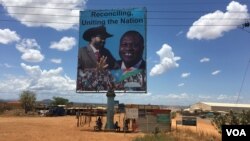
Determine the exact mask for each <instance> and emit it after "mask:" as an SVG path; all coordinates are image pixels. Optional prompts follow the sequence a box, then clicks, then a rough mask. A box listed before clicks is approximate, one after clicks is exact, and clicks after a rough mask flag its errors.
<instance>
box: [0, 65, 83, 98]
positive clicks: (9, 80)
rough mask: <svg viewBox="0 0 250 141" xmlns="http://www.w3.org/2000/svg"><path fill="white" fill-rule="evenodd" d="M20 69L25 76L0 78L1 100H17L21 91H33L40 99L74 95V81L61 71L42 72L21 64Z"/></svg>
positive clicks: (57, 69)
mask: <svg viewBox="0 0 250 141" xmlns="http://www.w3.org/2000/svg"><path fill="white" fill-rule="evenodd" d="M21 68H22V69H23V70H24V71H25V72H26V74H27V75H25V76H13V75H5V79H1V78H0V94H1V98H6V97H8V98H9V97H11V96H10V95H12V99H13V98H18V95H13V94H18V93H20V92H21V91H23V90H31V91H34V92H35V93H36V94H37V95H38V96H39V97H40V98H43V99H44V98H52V97H53V96H65V95H70V96H71V95H74V94H75V86H76V84H75V83H76V81H75V80H72V79H71V78H69V77H68V76H67V75H63V74H62V72H63V69H62V68H61V67H58V68H56V69H50V70H42V69H41V68H40V66H29V65H26V64H25V63H21ZM86 102H87V101H86Z"/></svg>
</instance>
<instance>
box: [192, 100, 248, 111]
mask: <svg viewBox="0 0 250 141" xmlns="http://www.w3.org/2000/svg"><path fill="white" fill-rule="evenodd" d="M198 110H201V111H211V112H220V111H223V112H228V111H230V110H232V111H235V112H237V111H238V112H241V111H242V110H250V104H235V103H214V102H198V103H195V104H193V105H191V107H190V111H198Z"/></svg>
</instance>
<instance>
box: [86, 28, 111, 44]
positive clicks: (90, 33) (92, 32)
mask: <svg viewBox="0 0 250 141" xmlns="http://www.w3.org/2000/svg"><path fill="white" fill-rule="evenodd" d="M95 36H101V37H103V38H105V39H106V38H109V37H112V36H113V35H112V34H109V33H108V32H107V31H106V27H104V26H98V27H93V28H89V29H87V30H86V31H85V32H84V33H83V36H82V37H83V39H84V40H86V41H90V40H91V38H92V37H95Z"/></svg>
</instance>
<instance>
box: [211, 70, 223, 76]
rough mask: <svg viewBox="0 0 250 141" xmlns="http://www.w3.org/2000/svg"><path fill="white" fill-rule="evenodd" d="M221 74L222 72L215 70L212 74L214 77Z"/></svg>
mask: <svg viewBox="0 0 250 141" xmlns="http://www.w3.org/2000/svg"><path fill="white" fill-rule="evenodd" d="M220 72H221V70H215V71H213V72H212V73H211V74H212V75H217V74H219V73H220Z"/></svg>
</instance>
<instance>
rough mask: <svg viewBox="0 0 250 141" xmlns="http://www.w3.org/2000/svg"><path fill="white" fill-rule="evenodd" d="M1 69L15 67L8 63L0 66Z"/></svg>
mask: <svg viewBox="0 0 250 141" xmlns="http://www.w3.org/2000/svg"><path fill="white" fill-rule="evenodd" d="M0 67H5V68H13V67H14V66H12V65H10V64H8V63H4V64H0Z"/></svg>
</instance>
